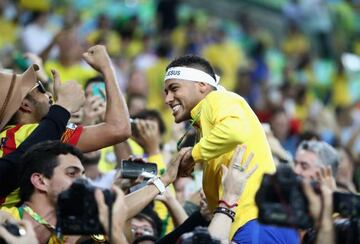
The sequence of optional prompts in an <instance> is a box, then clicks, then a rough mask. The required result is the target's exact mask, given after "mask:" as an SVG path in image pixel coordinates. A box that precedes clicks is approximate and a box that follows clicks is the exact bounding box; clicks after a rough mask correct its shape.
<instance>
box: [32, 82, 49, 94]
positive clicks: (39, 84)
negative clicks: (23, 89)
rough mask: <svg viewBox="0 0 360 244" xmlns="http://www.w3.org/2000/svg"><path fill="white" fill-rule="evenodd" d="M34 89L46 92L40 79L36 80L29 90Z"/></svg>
mask: <svg viewBox="0 0 360 244" xmlns="http://www.w3.org/2000/svg"><path fill="white" fill-rule="evenodd" d="M35 89H37V90H38V91H39V92H40V93H43V94H45V93H46V90H45V87H44V85H43V83H41V81H37V82H36V84H35V86H34V87H33V88H31V90H30V92H32V91H33V90H35ZM30 92H29V93H30Z"/></svg>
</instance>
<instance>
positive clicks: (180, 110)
mask: <svg viewBox="0 0 360 244" xmlns="http://www.w3.org/2000/svg"><path fill="white" fill-rule="evenodd" d="M164 90H165V103H166V104H167V105H168V106H169V107H170V109H171V110H172V114H173V116H174V118H175V122H176V123H180V122H182V121H185V120H189V119H191V110H192V109H193V108H194V107H195V106H196V104H198V103H199V102H200V101H201V100H202V99H203V98H204V97H205V96H206V95H207V94H208V92H209V91H210V90H211V89H209V88H208V87H207V85H206V84H204V83H200V82H194V81H186V80H178V79H170V80H167V81H165V89H164Z"/></svg>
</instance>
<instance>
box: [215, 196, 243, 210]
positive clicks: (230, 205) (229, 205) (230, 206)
mask: <svg viewBox="0 0 360 244" xmlns="http://www.w3.org/2000/svg"><path fill="white" fill-rule="evenodd" d="M218 205H219V207H224V208H228V209H231V210H234V209H236V207H237V206H238V204H237V202H234V201H226V200H224V199H220V200H219V202H218Z"/></svg>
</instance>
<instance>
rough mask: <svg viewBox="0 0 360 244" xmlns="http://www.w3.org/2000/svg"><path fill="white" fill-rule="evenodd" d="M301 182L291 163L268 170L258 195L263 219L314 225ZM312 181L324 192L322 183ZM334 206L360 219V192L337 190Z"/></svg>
mask: <svg viewBox="0 0 360 244" xmlns="http://www.w3.org/2000/svg"><path fill="white" fill-rule="evenodd" d="M301 182H302V178H301V177H300V176H298V175H296V174H295V172H294V171H293V170H292V168H291V167H290V166H287V165H279V167H278V169H277V172H276V173H275V174H273V175H269V174H265V175H264V177H263V180H262V182H261V185H260V188H259V190H258V192H257V193H256V197H255V201H256V204H257V206H258V208H259V216H258V220H259V222H260V223H263V224H273V225H280V226H287V227H293V228H300V229H308V228H311V227H312V226H313V220H312V218H311V216H310V213H309V208H308V204H309V203H308V200H307V198H306V196H305V194H304V192H303V189H302V184H301ZM311 185H312V187H313V189H314V190H315V192H316V193H317V194H320V190H319V185H318V183H317V182H316V181H313V182H311ZM333 209H334V210H333V211H334V213H339V214H340V215H341V216H342V217H347V218H352V219H353V218H355V219H358V218H359V217H360V196H359V195H355V194H352V193H343V192H334V193H333Z"/></svg>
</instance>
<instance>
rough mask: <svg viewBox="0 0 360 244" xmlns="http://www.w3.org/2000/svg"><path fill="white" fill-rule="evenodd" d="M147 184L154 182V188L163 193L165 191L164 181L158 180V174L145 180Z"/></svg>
mask: <svg viewBox="0 0 360 244" xmlns="http://www.w3.org/2000/svg"><path fill="white" fill-rule="evenodd" d="M147 184H148V185H150V184H154V185H155V186H156V188H157V189H158V190H159V191H160V194H163V193H164V192H165V190H166V189H165V185H164V183H163V182H162V181H161V180H160V177H159V176H155V177H153V178H151V179H150V180H148V181H147Z"/></svg>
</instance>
